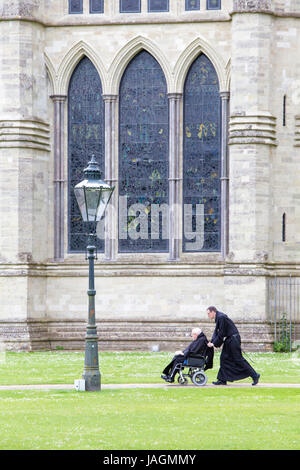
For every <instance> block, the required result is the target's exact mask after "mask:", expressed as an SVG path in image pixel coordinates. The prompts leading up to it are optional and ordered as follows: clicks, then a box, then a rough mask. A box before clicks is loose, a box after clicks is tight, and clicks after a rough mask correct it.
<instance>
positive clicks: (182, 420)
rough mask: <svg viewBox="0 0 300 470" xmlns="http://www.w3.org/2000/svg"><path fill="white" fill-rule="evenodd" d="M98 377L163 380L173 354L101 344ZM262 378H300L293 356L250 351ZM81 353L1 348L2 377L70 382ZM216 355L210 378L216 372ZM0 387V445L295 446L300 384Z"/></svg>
mask: <svg viewBox="0 0 300 470" xmlns="http://www.w3.org/2000/svg"><path fill="white" fill-rule="evenodd" d="M99 356H100V370H101V374H102V383H103V384H105V383H106V384H113V383H162V380H161V379H160V374H161V371H162V369H163V367H164V366H165V364H166V363H167V361H169V360H170V359H171V357H172V354H170V353H134V352H120V353H112V352H105V353H104V352H100V355H99ZM250 356H251V358H252V359H253V360H254V361H255V363H254V364H253V365H254V367H255V369H257V370H258V371H259V372H260V373H261V382H262V383H276V382H281V383H300V354H299V352H297V353H291V354H290V353H288V354H278V353H277V354H275V353H256V354H254V353H252V354H250ZM83 361H84V354H83V353H82V352H80V353H79V352H65V351H53V352H34V353H12V352H7V353H5V354H4V355H2V356H1V361H0V385H8V384H11V385H14V384H42V383H44V384H72V383H73V382H74V379H76V378H80V377H81V374H82V371H83ZM218 366H219V353H216V355H215V361H214V369H213V370H210V371H208V376H209V382H210V381H211V380H213V379H214V378H215V377H216V374H217V370H218ZM245 381H246V382H248V383H249V387H246V388H232V387H231V388H230V387H227V388H226V387H222V388H221V389H220V388H218V387H215V388H211V387H188V388H186V387H172V386H169V387H164V388H162V389H151V388H150V389H116V390H113V389H104V390H102V391H101V392H96V393H85V392H76V391H75V390H52V391H50V390H42V391H33V390H26V391H24V390H14V391H5V390H2V391H0V449H1V450H3V449H7V450H13V449H20V450H22V449H87V450H88V449H95V450H97V449H99V450H125V449H127V450H142V449H145V450H186V449H187V450H191V449H194V450H201V449H207V450H208V449H217V450H218V449H220V450H221V449H230V450H234V449H250V450H251V449H274V450H275V449H297V450H299V449H300V389H299V388H291V387H290V388H282V389H279V388H273V389H272V388H267V387H265V388H263V387H262V388H259V387H251V385H250V383H251V380H250V379H246V380H245Z"/></svg>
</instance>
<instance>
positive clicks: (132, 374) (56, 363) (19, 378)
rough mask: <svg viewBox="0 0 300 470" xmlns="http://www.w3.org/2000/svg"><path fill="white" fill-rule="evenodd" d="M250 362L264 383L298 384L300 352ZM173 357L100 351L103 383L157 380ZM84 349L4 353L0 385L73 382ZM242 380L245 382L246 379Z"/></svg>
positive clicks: (257, 355) (213, 374)
mask: <svg viewBox="0 0 300 470" xmlns="http://www.w3.org/2000/svg"><path fill="white" fill-rule="evenodd" d="M248 355H249V356H250V358H251V359H252V360H253V361H254V363H252V362H250V363H251V365H252V366H253V367H254V368H255V369H256V370H257V371H258V372H260V374H261V382H265V383H277V382H278V383H300V352H294V353H281V354H280V353H249V354H248ZM219 357H220V355H219V353H218V352H216V353H215V359H214V368H213V369H212V370H209V371H207V375H208V381H209V382H211V381H212V380H213V379H215V377H216V375H217V371H218V367H219ZM171 358H172V354H171V353H162V352H160V353H147V352H145V353H136V352H119V353H116V352H101V351H100V353H99V360H100V371H101V376H102V382H103V383H107V384H115V383H160V382H162V380H161V378H160V375H161V372H162V369H163V368H164V366H165V365H166V364H167V362H168V361H169V360H170V359H171ZM83 365H84V353H83V352H65V351H52V352H33V353H13V352H6V353H5V355H3V356H2V359H1V361H0V385H17V384H24V385H25V384H43V383H44V384H72V383H74V380H75V379H78V378H80V377H81V375H82V372H83ZM249 381H250V379H245V381H244V382H249Z"/></svg>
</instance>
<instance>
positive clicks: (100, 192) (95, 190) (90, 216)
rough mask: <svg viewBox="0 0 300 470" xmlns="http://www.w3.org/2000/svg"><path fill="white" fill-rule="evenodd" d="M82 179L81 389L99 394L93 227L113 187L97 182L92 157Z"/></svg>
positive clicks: (79, 198)
mask: <svg viewBox="0 0 300 470" xmlns="http://www.w3.org/2000/svg"><path fill="white" fill-rule="evenodd" d="M83 173H84V176H85V179H84V180H83V181H81V183H79V184H77V185H76V186H75V188H74V192H75V196H76V199H77V203H78V206H79V209H80V212H81V215H82V218H83V220H84V222H89V223H90V222H92V224H93V226H94V230H93V233H89V234H88V246H87V259H88V260H89V289H88V291H87V294H88V298H89V308H88V324H87V327H86V337H85V359H84V372H83V375H82V378H83V379H84V380H85V390H87V391H99V390H100V389H101V376H100V371H99V361H98V336H97V327H96V321H95V295H96V291H95V282H94V260H95V258H96V254H95V253H96V246H95V245H96V243H95V238H96V226H97V222H99V220H100V219H101V217H102V216H103V215H104V213H105V209H106V207H107V205H108V203H109V200H110V198H111V195H112V193H113V190H114V188H111V187H110V186H109V185H108V184H107V183H105V182H104V181H102V180H101V179H100V176H101V174H100V169H99V165H98V163H97V162H96V160H95V156H94V155H92V158H91V161H90V162H89V163H88V166H87V168H85V169H84V170H83Z"/></svg>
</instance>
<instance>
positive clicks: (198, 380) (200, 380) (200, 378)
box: [192, 372, 207, 387]
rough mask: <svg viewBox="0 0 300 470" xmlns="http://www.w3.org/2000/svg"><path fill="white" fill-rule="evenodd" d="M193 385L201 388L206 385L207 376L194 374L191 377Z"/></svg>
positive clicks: (200, 373)
mask: <svg viewBox="0 0 300 470" xmlns="http://www.w3.org/2000/svg"><path fill="white" fill-rule="evenodd" d="M192 382H193V384H195V385H197V386H198V387H203V386H204V385H206V383H207V375H206V374H204V372H195V373H194V375H193V377H192Z"/></svg>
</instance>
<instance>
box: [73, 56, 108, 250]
mask: <svg viewBox="0 0 300 470" xmlns="http://www.w3.org/2000/svg"><path fill="white" fill-rule="evenodd" d="M92 154H94V155H95V157H96V160H97V162H98V163H99V165H100V170H101V176H102V178H104V103H103V98H102V86H101V80H100V77H99V74H98V72H97V70H96V68H95V67H94V65H93V64H92V62H91V61H90V60H89V59H88V58H87V57H84V58H83V59H82V60H81V61H80V62H79V64H78V65H77V67H76V69H75V70H74V72H73V75H72V77H71V80H70V85H69V92H68V228H69V234H68V235H69V237H68V239H69V252H80V251H85V248H86V244H87V239H86V235H85V234H86V233H87V231H88V229H87V226H86V224H85V223H84V222H83V221H82V218H81V214H80V211H79V208H78V205H77V202H76V199H75V196H74V186H75V185H76V184H77V183H79V182H80V181H82V180H83V178H84V175H83V169H84V168H86V166H87V163H88V161H89V160H90V157H91V155H92ZM97 248H98V250H99V251H103V249H104V242H103V240H100V239H99V238H97Z"/></svg>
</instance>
